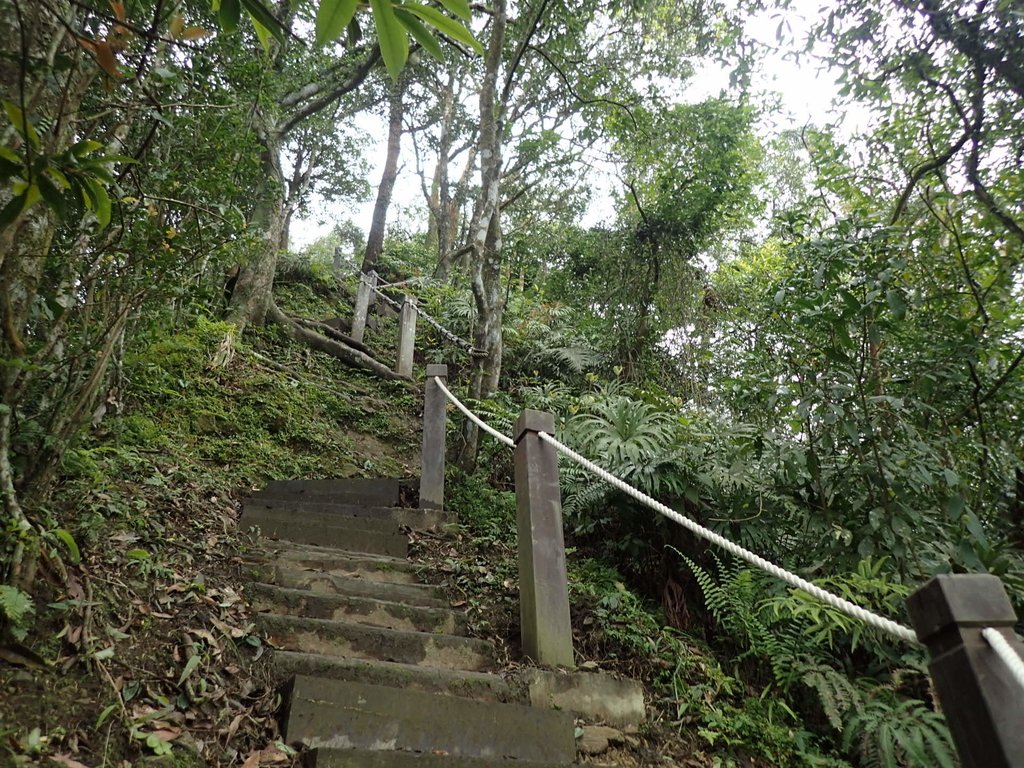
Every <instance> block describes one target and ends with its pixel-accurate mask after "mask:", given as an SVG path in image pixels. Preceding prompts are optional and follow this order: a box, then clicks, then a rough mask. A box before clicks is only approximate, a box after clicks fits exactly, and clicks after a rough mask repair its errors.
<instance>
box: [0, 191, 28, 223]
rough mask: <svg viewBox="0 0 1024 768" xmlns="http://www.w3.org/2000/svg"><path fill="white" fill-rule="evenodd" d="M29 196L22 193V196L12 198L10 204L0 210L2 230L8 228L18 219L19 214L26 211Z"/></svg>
mask: <svg viewBox="0 0 1024 768" xmlns="http://www.w3.org/2000/svg"><path fill="white" fill-rule="evenodd" d="M26 198H27V195H26V194H25V193H24V192H22V193H21V194H20V195H15V196H14V197H13V198H11V200H10V202H8V203H7V205H5V206H4V207H3V210H0V229H3V228H4V227H6V226H8V225H9V224H10V223H11V222H13V221H14V220H15V219H16V218H18V214H19V213H21V212H22V211H23V210H24V209H25V200H26Z"/></svg>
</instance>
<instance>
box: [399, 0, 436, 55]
mask: <svg viewBox="0 0 1024 768" xmlns="http://www.w3.org/2000/svg"><path fill="white" fill-rule="evenodd" d="M395 16H396V17H397V18H398V20H399V21H400V22H401V23H402V26H403V27H405V28H406V29H407V30H409V34H410V35H412V36H413V39H414V40H415V41H416V42H417V43H419V44H420V45H421V46H423V50H425V51H426V52H427V53H429V54H430V55H431V56H433V57H434V58H435V59H437V60H438V61H444V51H443V50H442V49H441V44H440V43H439V42H437V38H436V37H434V36H433V35H432V34H430V32H429V31H428V30H427V28H426V27H424V26H423V23H422V22H421V21H420V20H419V19H417V18H416V17H415V16H413V15H412V14H411V13H409V12H408V11H406V10H405V9H404V8H395Z"/></svg>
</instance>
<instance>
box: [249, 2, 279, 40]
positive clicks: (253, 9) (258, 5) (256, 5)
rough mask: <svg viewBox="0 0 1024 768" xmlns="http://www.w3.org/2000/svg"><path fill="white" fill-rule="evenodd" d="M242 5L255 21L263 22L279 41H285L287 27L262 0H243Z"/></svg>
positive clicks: (256, 22)
mask: <svg viewBox="0 0 1024 768" xmlns="http://www.w3.org/2000/svg"><path fill="white" fill-rule="evenodd" d="M242 5H243V7H244V8H245V10H246V12H247V13H248V14H249V16H251V17H252V20H253V23H255V24H261V25H263V27H264V28H265V29H266V31H267V32H269V33H270V34H272V35H273V36H274V37H276V38H277V40H278V42H282V43H283V42H284V33H285V29H284V27H283V26H282V25H281V22H280V21H279V20H278V18H277V16H275V15H274V14H273V13H271V12H270V11H269V10H268V9H267V6H265V5H264V4H263V3H262V1H261V0H242Z"/></svg>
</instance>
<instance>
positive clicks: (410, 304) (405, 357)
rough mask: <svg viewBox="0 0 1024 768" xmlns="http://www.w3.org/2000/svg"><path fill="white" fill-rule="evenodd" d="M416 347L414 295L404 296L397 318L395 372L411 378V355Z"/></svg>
mask: <svg viewBox="0 0 1024 768" xmlns="http://www.w3.org/2000/svg"><path fill="white" fill-rule="evenodd" d="M415 349H416V297H415V296H409V295H408V294H406V296H404V301H402V314H401V317H400V318H399V320H398V362H397V363H396V365H395V373H397V374H398V375H399V376H406V377H408V378H412V355H413V352H414V351H415Z"/></svg>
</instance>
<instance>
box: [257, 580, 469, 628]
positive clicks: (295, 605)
mask: <svg viewBox="0 0 1024 768" xmlns="http://www.w3.org/2000/svg"><path fill="white" fill-rule="evenodd" d="M249 592H250V605H251V606H252V607H253V608H254V609H255V610H257V611H261V612H264V611H265V612H270V613H277V614H283V615H286V616H305V617H308V618H311V619H332V620H336V621H354V622H357V623H359V624H366V625H368V626H372V627H385V628H387V629H405V630H409V631H412V632H433V633H440V634H445V635H464V634H465V632H466V617H465V615H464V614H461V613H456V612H455V611H452V610H450V609H448V608H425V607H422V606H417V605H406V604H404V603H396V602H392V601H390V600H379V599H375V598H372V597H359V596H356V595H326V594H323V593H317V592H311V591H309V590H306V589H288V588H286V587H279V586H275V585H273V584H260V583H256V584H252V585H250V587H249Z"/></svg>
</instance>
